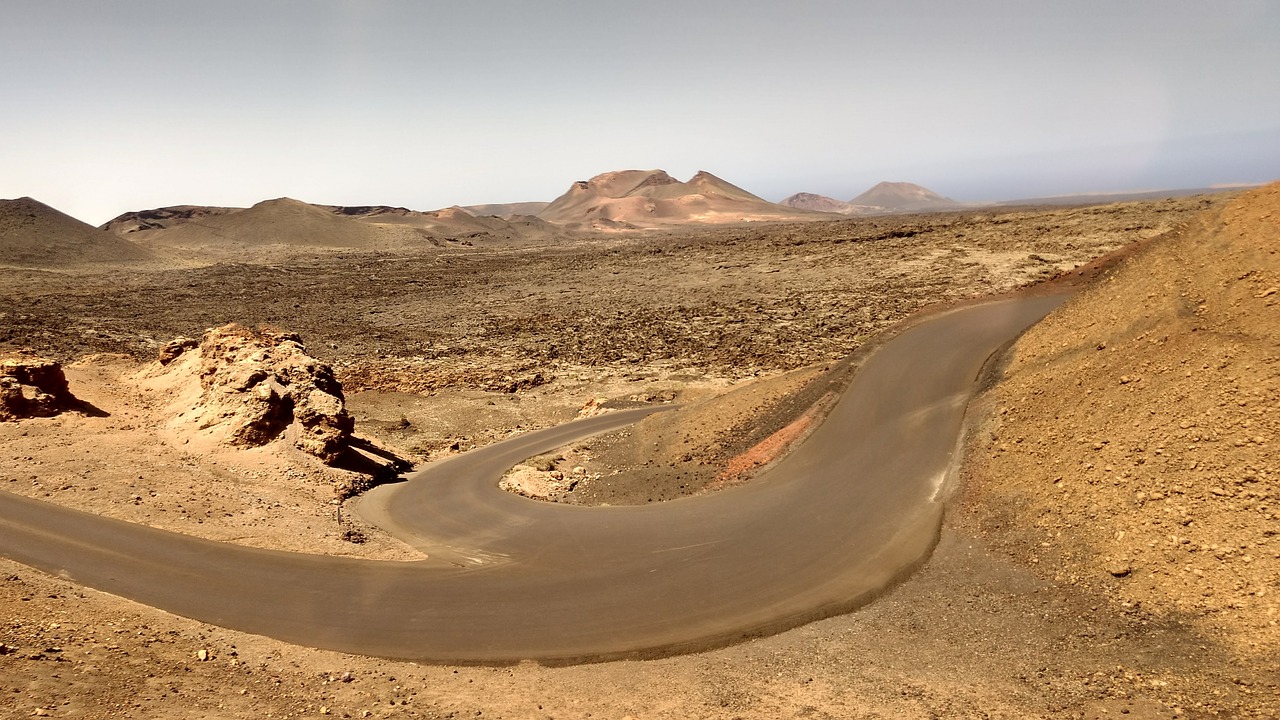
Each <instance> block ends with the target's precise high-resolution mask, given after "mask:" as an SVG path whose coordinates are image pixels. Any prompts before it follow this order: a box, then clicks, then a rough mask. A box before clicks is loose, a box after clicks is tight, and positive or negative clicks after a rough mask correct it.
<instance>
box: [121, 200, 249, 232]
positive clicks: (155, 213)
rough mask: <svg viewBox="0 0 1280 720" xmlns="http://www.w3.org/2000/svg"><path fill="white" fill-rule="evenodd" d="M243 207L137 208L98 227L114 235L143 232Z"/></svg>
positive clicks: (231, 211) (178, 206)
mask: <svg viewBox="0 0 1280 720" xmlns="http://www.w3.org/2000/svg"><path fill="white" fill-rule="evenodd" d="M243 209H244V208H228V207H206V206H203V205H174V206H172V207H162V208H155V209H154V210H137V211H134V212H127V213H124V214H123V215H120V216H118V217H115V218H112V219H111V220H108V221H107V222H106V223H104V224H103V225H101V226H99V228H100V229H102V230H106V231H107V232H111V233H115V234H116V235H130V234H132V233H144V234H143V235H140V236H139V237H146V235H145V233H146V232H147V231H149V230H164V229H166V228H170V227H173V226H175V225H181V224H183V223H186V222H191V221H198V220H200V219H201V218H207V217H212V216H215V215H226V214H228V213H233V212H239V211H241V210H243Z"/></svg>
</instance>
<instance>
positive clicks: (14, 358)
mask: <svg viewBox="0 0 1280 720" xmlns="http://www.w3.org/2000/svg"><path fill="white" fill-rule="evenodd" d="M75 404H76V399H75V397H74V396H73V395H72V394H71V391H70V390H69V389H68V388H67V378H66V376H65V375H64V374H63V372H62V366H61V365H59V364H58V363H56V362H54V361H52V360H46V359H44V358H40V357H35V356H32V355H22V354H15V355H8V356H4V357H0V422H2V421H5V420H21V419H23V418H31V417H52V416H54V415H57V414H58V413H60V412H62V411H63V410H66V409H67V408H70V407H72V406H74V405H75Z"/></svg>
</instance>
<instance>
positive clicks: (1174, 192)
mask: <svg viewBox="0 0 1280 720" xmlns="http://www.w3.org/2000/svg"><path fill="white" fill-rule="evenodd" d="M1255 187H1260V186H1259V185H1233V186H1227V187H1207V188H1181V189H1171V190H1130V191H1118V192H1111V193H1080V194H1075V195H1050V196H1046V197H1033V198H1020V199H1017V200H1002V201H1000V202H998V203H994V204H995V205H1001V206H1009V205H1014V206H1027V205H1104V204H1107V203H1115V202H1134V201H1142V200H1164V199H1167V198H1179V197H1190V196H1193V195H1212V194H1215V193H1225V192H1239V191H1240V190H1243V189H1246V188H1255Z"/></svg>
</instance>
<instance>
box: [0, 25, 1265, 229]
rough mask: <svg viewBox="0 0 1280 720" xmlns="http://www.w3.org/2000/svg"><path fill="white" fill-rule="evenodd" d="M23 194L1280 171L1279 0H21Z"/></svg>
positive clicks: (357, 198) (168, 195) (2, 44)
mask: <svg viewBox="0 0 1280 720" xmlns="http://www.w3.org/2000/svg"><path fill="white" fill-rule="evenodd" d="M0 68H2V69H3V72H0V98H4V100H3V105H0V198H13V197H21V196H31V197H35V198H36V199H38V200H41V201H43V202H45V203H47V204H49V205H52V206H54V207H56V208H58V209H60V210H62V211H63V212H66V213H68V214H71V215H73V216H75V217H77V218H79V219H81V220H84V221H86V222H89V223H92V224H95V225H96V224H100V223H103V222H105V221H107V220H109V219H110V218H112V217H115V216H116V215H118V214H120V213H123V212H126V211H130V210H140V209H145V208H154V207H162V206H168V205H179V204H195V205H224V206H235V207H240V206H248V205H252V204H253V203H256V202H259V201H261V200H266V199H270V198H276V197H286V196H287V197H293V198H297V199H300V200H305V201H308V202H315V203H324V204H334V205H375V204H383V205H397V206H404V207H409V208H412V209H416V210H433V209H438V208H441V207H447V206H450V205H455V204H459V205H468V204H480V203H501V202H518V201H532V200H544V201H546V200H552V199H554V198H555V197H557V196H558V195H560V194H561V193H563V192H564V191H565V190H566V189H568V187H569V185H570V183H572V182H573V181H575V180H583V179H587V178H589V177H591V176H593V175H596V174H598V173H602V172H607V171H611V170H622V169H650V168H662V169H665V170H667V171H668V172H670V173H671V174H672V175H675V176H676V177H678V178H680V179H687V178H688V177H689V176H691V175H693V174H694V173H695V172H697V171H698V170H707V171H709V172H712V173H714V174H716V175H718V176H720V177H722V178H724V179H726V180H728V181H730V182H732V183H734V184H736V185H739V186H741V187H744V188H746V189H747V190H750V191H752V192H754V193H756V194H758V195H761V196H763V197H765V198H766V199H769V200H774V201H776V200H780V199H782V198H783V197H786V196H787V195H790V194H792V193H796V192H814V193H819V194H823V195H829V196H832V197H835V198H837V199H841V200H848V199H850V198H852V197H853V196H855V195H857V194H859V193H861V192H863V191H864V190H866V189H868V188H869V187H871V186H872V185H874V184H875V183H877V182H879V181H882V180H890V181H907V182H915V183H918V184H921V185H924V186H926V187H928V188H930V189H932V190H934V191H936V192H939V193H941V194H943V195H946V196H949V197H952V198H955V199H958V200H1000V199H1014V198H1025V197H1035V196H1045V195H1058V194H1072V193H1084V192H1099V191H1123V190H1140V189H1160V188H1186V187H1205V186H1209V185H1215V184H1227V183H1255V182H1263V181H1268V180H1273V179H1277V178H1280V82H1276V80H1275V78H1274V74H1275V71H1276V69H1277V68H1280V2H1277V1H1276V0H1219V1H1217V2H1212V3H1210V2H1204V0H1073V1H1072V2H1049V1H1045V2H1025V1H1023V0H969V1H965V0H952V1H951V2H938V1H937V0H874V1H872V0H865V1H864V0H847V1H845V2H833V1H812V2H809V1H806V0H791V1H790V2H761V1H753V0H737V1H734V2H724V1H722V0H700V1H699V2H686V1H684V0H679V1H675V0H650V1H649V2H635V1H634V0H632V1H630V2H611V1H607V0H597V1H595V2H587V1H582V2H569V1H566V0H545V1H542V2H534V1H532V0H519V1H510V0H470V1H468V2H460V1H456V0H455V1H452V2H436V1H432V0H419V1H408V0H400V1H393V0H385V1H380V0H360V1H357V0H253V1H251V2H243V1H240V0H219V1H218V2H208V1H207V0H199V1H194V0H156V1H152V2H147V1H141V0H139V1H136V2H129V1H126V0H44V1H42V2H32V1H30V0H0Z"/></svg>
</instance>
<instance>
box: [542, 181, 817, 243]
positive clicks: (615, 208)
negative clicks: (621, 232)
mask: <svg viewBox="0 0 1280 720" xmlns="http://www.w3.org/2000/svg"><path fill="white" fill-rule="evenodd" d="M538 217H540V218H542V219H543V220H547V221H549V222H553V223H556V224H559V225H566V226H570V227H589V228H595V229H601V230H616V229H635V228H652V227H663V226H673V225H684V224H690V223H693V224H727V223H739V222H752V221H776V220H809V219H818V218H821V217H823V216H822V215H820V214H817V213H812V212H809V211H806V210H798V209H795V208H787V207H783V206H781V205H776V204H774V203H771V202H769V201H767V200H764V199H763V198H760V197H757V196H756V195H752V194H751V193H749V192H747V191H746V190H743V189H742V188H740V187H738V186H736V185H732V184H730V183H728V182H725V181H724V180H721V179H720V178H718V177H716V176H715V175H712V174H711V173H708V172H705V171H700V172H698V174H696V175H694V176H693V177H692V178H690V179H689V180H688V182H680V181H679V180H676V179H675V178H673V177H671V176H670V175H668V174H667V173H666V172H664V171H662V170H622V171H619V172H608V173H603V174H601V175H597V176H595V177H593V178H591V179H590V180H580V181H578V182H575V183H574V184H573V185H572V186H571V187H570V188H569V191H568V192H566V193H565V194H564V195H561V196H560V197H559V198H556V200H554V201H553V202H552V203H551V204H550V205H548V206H547V207H546V208H545V209H543V211H542V212H540V213H538Z"/></svg>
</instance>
